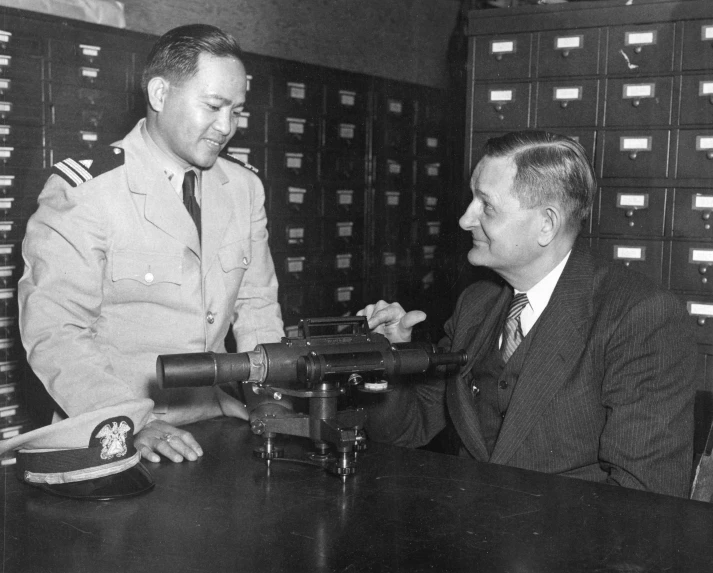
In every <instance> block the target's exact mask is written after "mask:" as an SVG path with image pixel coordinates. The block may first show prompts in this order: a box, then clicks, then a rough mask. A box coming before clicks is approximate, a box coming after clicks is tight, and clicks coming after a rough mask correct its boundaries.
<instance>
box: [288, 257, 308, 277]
mask: <svg viewBox="0 0 713 573" xmlns="http://www.w3.org/2000/svg"><path fill="white" fill-rule="evenodd" d="M304 264H305V258H304V257H288V258H287V272H288V273H301V272H302V271H303V270H304Z"/></svg>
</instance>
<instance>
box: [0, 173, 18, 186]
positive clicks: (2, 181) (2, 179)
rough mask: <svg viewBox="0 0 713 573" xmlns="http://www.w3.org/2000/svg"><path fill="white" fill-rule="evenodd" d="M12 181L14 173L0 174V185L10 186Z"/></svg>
mask: <svg viewBox="0 0 713 573" xmlns="http://www.w3.org/2000/svg"><path fill="white" fill-rule="evenodd" d="M14 181H15V176H14V175H0V187H12V184H13V182H14Z"/></svg>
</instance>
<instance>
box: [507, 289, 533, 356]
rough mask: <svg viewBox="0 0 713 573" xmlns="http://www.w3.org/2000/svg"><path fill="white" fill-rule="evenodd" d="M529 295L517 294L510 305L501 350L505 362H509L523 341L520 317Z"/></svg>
mask: <svg viewBox="0 0 713 573" xmlns="http://www.w3.org/2000/svg"><path fill="white" fill-rule="evenodd" d="M527 302H528V301H527V294H525V293H524V292H521V293H518V294H516V295H515V296H514V297H513V299H512V302H511V303H510V310H509V311H508V317H507V319H506V320H505V330H504V331H503V345H502V348H501V352H502V356H503V360H504V361H505V362H507V361H508V360H509V359H510V357H511V356H512V354H513V352H515V350H517V347H518V345H519V344H520V342H521V341H522V338H523V336H522V326H521V325H520V315H521V314H522V311H523V309H524V308H525V307H526V306H527Z"/></svg>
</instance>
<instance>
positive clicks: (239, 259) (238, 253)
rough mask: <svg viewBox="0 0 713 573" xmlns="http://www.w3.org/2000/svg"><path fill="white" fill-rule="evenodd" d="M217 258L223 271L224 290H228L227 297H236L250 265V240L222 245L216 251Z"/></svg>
mask: <svg viewBox="0 0 713 573" xmlns="http://www.w3.org/2000/svg"><path fill="white" fill-rule="evenodd" d="M218 258H219V259H220V267H221V268H222V269H223V276H224V279H225V288H226V289H227V290H228V293H229V296H231V297H233V296H236V295H237V292H238V287H240V283H241V281H242V280H243V275H244V274H245V271H247V270H248V269H249V268H250V265H251V263H252V252H251V246H250V239H245V240H242V241H235V242H234V243H230V244H228V245H224V246H223V247H221V248H220V250H219V251H218Z"/></svg>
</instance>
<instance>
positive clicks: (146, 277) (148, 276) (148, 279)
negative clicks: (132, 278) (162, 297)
mask: <svg viewBox="0 0 713 573" xmlns="http://www.w3.org/2000/svg"><path fill="white" fill-rule="evenodd" d="M144 280H145V281H146V282H147V283H149V284H150V283H152V282H153V273H146V274H145V275H144Z"/></svg>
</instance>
